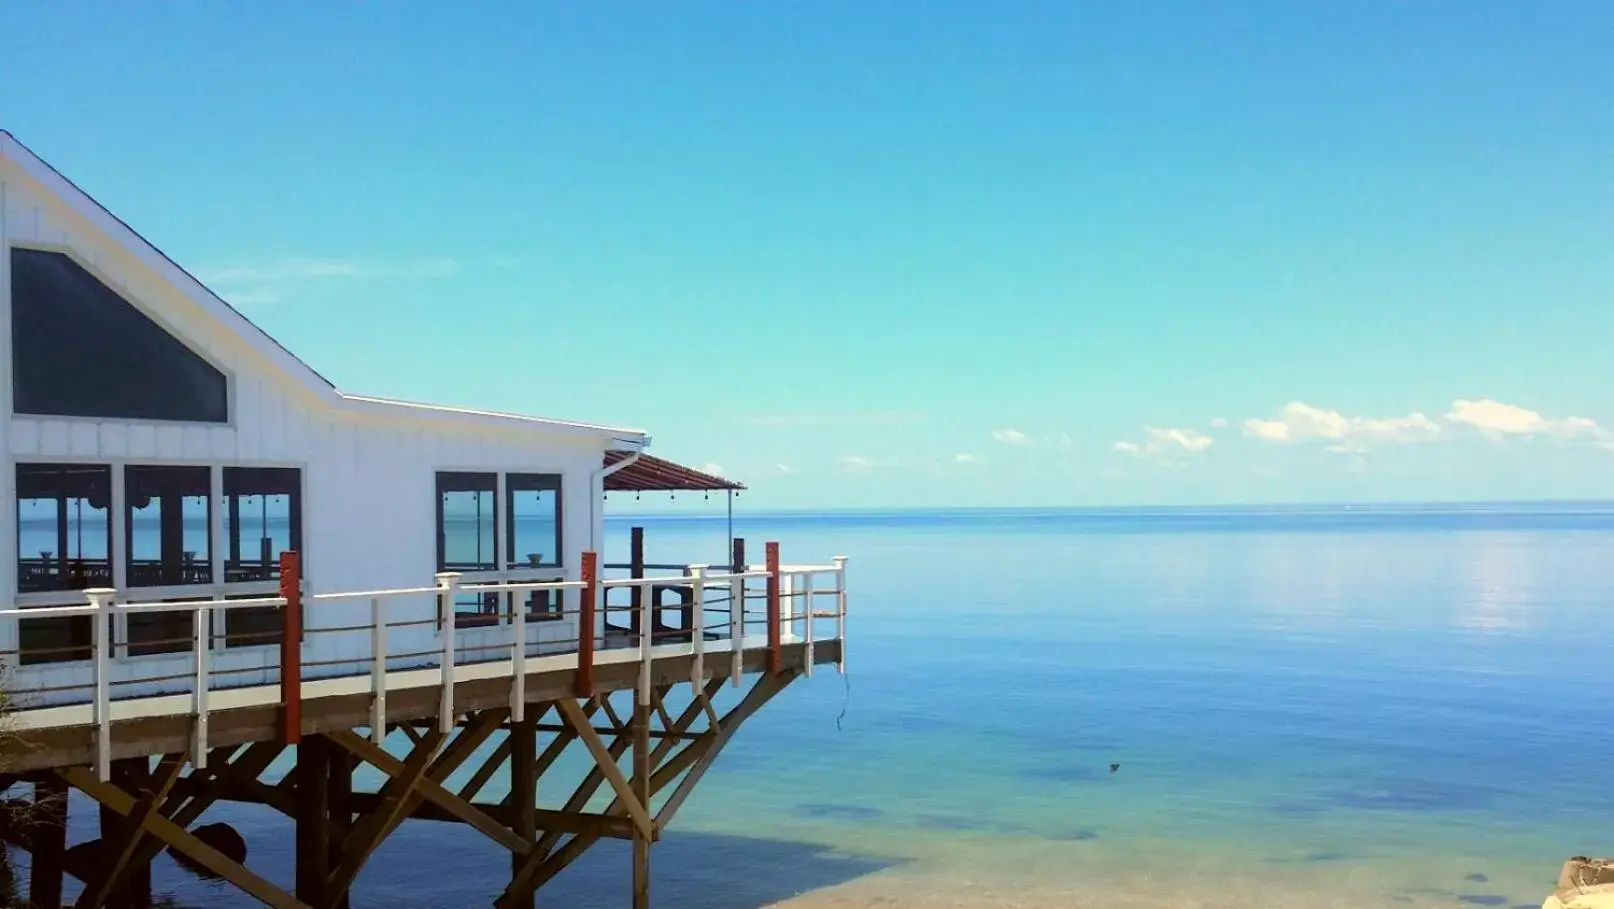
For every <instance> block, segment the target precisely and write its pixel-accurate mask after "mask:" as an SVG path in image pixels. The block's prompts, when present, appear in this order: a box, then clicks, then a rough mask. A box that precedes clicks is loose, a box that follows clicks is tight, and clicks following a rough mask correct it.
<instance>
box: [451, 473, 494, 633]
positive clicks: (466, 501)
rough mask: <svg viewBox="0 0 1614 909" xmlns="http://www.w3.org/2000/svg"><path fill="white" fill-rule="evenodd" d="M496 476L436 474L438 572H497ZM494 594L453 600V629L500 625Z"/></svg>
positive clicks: (470, 594)
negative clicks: (455, 627)
mask: <svg viewBox="0 0 1614 909" xmlns="http://www.w3.org/2000/svg"><path fill="white" fill-rule="evenodd" d="M498 488H499V480H498V475H497V474H493V473H467V472H460V471H439V472H438V474H437V570H438V571H459V572H476V571H497V570H498V568H499V549H498V542H497V541H498V538H499V535H498V520H499V518H498V511H499V509H498ZM500 599H501V597H500V595H499V594H497V593H467V594H461V595H459V596H456V597H455V598H454V624H455V626H457V627H464V626H473V625H491V624H494V623H496V622H498V621H499V612H500V609H499V601H500Z"/></svg>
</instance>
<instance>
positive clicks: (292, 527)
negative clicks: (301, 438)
mask: <svg viewBox="0 0 1614 909" xmlns="http://www.w3.org/2000/svg"><path fill="white" fill-rule="evenodd" d="M302 482H303V481H302V472H301V471H299V470H298V469H297V468H295V467H226V468H224V510H225V520H224V544H225V547H226V548H225V551H224V580H225V582H226V583H232V584H233V583H240V582H242V581H273V580H277V579H279V577H280V554H281V553H282V552H285V551H287V550H296V551H297V552H299V553H301V552H302V548H303V547H302V542H303V495H302ZM303 560H304V563H305V565H306V563H307V556H306V555H304V557H303Z"/></svg>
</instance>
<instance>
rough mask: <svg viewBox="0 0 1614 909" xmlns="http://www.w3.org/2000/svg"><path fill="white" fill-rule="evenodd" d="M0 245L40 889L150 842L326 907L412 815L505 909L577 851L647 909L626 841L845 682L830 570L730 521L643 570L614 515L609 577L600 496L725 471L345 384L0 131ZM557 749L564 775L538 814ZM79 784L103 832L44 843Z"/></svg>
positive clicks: (8, 501)
mask: <svg viewBox="0 0 1614 909" xmlns="http://www.w3.org/2000/svg"><path fill="white" fill-rule="evenodd" d="M0 241H3V243H0V245H3V247H4V248H3V250H0V252H3V254H0V319H3V320H4V321H5V322H6V323H7V324H9V326H10V331H9V332H0V361H3V362H4V363H5V364H7V365H8V366H9V370H10V374H11V382H9V383H0V410H3V411H4V413H3V414H0V452H3V453H4V456H5V459H6V463H5V465H4V466H3V469H0V484H3V486H0V489H3V492H4V503H5V507H6V508H7V510H9V511H11V512H12V514H10V515H8V516H7V519H6V520H4V521H0V590H3V591H5V592H6V593H7V594H9V596H7V597H5V598H4V601H5V602H6V603H8V606H7V608H4V609H0V663H3V665H4V671H5V679H4V681H5V685H6V689H7V692H8V696H9V700H10V712H9V715H8V716H7V717H6V718H5V725H6V729H5V737H4V742H3V743H0V778H3V779H4V780H5V782H6V783H7V785H8V786H9V788H10V790H11V791H12V792H19V791H21V792H27V793H29V794H30V797H31V798H32V799H33V801H34V802H35V807H34V809H33V810H32V811H30V812H28V818H29V819H28V822H27V824H26V825H5V824H0V828H4V829H3V831H0V832H3V833H4V835H5V839H6V842H7V844H8V845H9V846H11V847H12V848H20V849H24V850H27V852H28V853H29V854H30V858H29V863H28V864H29V873H28V881H27V887H28V895H29V899H30V902H31V903H32V904H33V905H36V906H41V907H46V906H56V905H61V904H62V902H63V897H64V894H67V893H70V892H71V893H76V896H75V897H74V905H75V906H77V907H79V909H95V907H144V906H149V905H150V904H151V864H152V860H153V859H154V858H156V857H157V856H158V854H159V853H162V852H164V851H167V852H168V853H169V854H171V855H173V856H174V858H175V859H177V860H178V861H179V862H180V863H181V864H182V865H184V866H186V867H189V868H192V869H196V870H198V871H200V872H202V873H205V874H207V875H209V876H212V877H214V878H217V879H220V880H223V881H227V882H229V883H230V884H232V885H233V886H235V887H237V888H239V889H240V890H241V891H243V892H245V893H247V894H250V895H251V896H253V897H255V898H256V899H258V900H259V901H261V902H263V903H264V904H267V905H270V906H275V907H288V909H290V907H299V909H339V907H344V906H346V905H347V904H348V900H349V893H350V891H351V888H352V885H353V882H354V880H355V879H356V878H357V876H358V875H359V874H360V872H361V871H363V870H364V868H365V867H366V863H367V861H369V859H370V858H371V856H372V855H373V854H374V852H375V850H376V849H377V847H378V846H380V845H381V844H382V843H383V842H385V841H386V839H387V838H388V836H389V835H391V834H392V833H393V832H394V831H396V830H397V829H398V826H399V825H400V824H401V823H402V822H404V821H405V820H410V819H430V820H436V821H442V822H450V823H453V824H455V825H457V826H458V827H462V828H465V829H464V831H463V835H465V836H485V837H487V838H488V839H490V840H492V841H493V842H495V843H497V844H498V845H499V846H500V847H503V848H505V849H507V850H508V851H509V853H510V858H511V874H510V880H509V882H508V885H507V886H506V887H505V888H504V891H503V893H502V894H501V895H500V896H499V897H498V899H497V903H496V904H497V906H499V907H501V909H513V907H517V906H522V907H527V906H531V905H533V904H534V895H535V893H536V892H537V891H538V890H539V888H541V887H542V886H543V885H544V884H545V883H546V882H548V881H549V880H550V879H552V878H553V877H554V876H555V874H557V873H558V872H559V871H560V870H562V869H564V868H565V867H566V866H567V865H568V864H569V863H571V862H572V861H574V860H575V859H576V858H577V857H578V856H580V855H582V854H583V853H584V852H585V851H586V850H588V849H589V847H590V846H592V845H593V844H595V843H597V842H599V841H600V840H602V839H626V840H631V841H632V842H633V860H632V862H633V867H632V872H631V881H632V892H631V895H626V896H625V899H624V902H628V903H630V904H631V905H633V906H635V907H644V906H648V905H649V901H650V893H649V868H650V853H651V846H652V845H653V844H654V843H655V842H656V841H657V840H658V839H659V838H660V836H661V835H662V832H663V831H664V830H665V829H666V827H667V824H668V823H669V822H670V821H671V820H672V818H673V816H674V815H675V814H676V813H677V811H678V810H679V807H680V806H681V805H683V804H684V803H685V801H686V800H687V799H688V798H689V796H690V794H691V792H692V791H693V790H694V788H695V786H696V785H697V784H698V783H699V782H700V780H701V779H702V777H703V775H704V774H705V772H706V770H707V768H709V767H710V766H711V765H712V762H713V761H714V760H715V759H716V757H717V755H718V754H719V753H720V752H721V751H722V750H723V748H724V746H725V744H727V743H728V742H729V740H730V739H731V737H732V736H733V735H734V734H735V732H736V731H737V730H738V728H739V726H740V725H741V724H742V723H743V722H744V721H745V720H746V718H748V717H749V716H751V715H752V714H754V713H755V712H756V711H757V710H758V709H760V708H761V707H762V706H763V705H764V704H766V703H767V702H768V700H769V699H770V698H772V697H773V696H774V695H775V694H777V693H778V692H779V691H780V690H782V689H783V688H784V687H785V686H786V685H788V684H789V683H790V682H791V681H792V680H794V679H796V678H798V677H800V676H806V675H811V674H812V672H813V670H814V667H815V666H826V665H829V666H836V667H841V668H844V664H843V661H844V657H845V654H844V649H843V645H844V641H845V619H846V562H845V559H844V558H839V557H836V558H832V559H821V560H819V561H818V562H812V563H804V564H794V563H783V562H781V560H780V553H779V547H778V545H777V544H775V543H766V544H764V545H762V546H761V547H758V548H759V549H760V552H758V551H756V550H755V549H754V550H753V552H752V553H751V554H750V556H751V557H750V558H748V557H747V553H746V551H745V549H746V547H745V541H743V540H736V539H733V535H732V531H731V533H730V545H729V547H728V551H726V552H723V553H720V554H718V557H717V558H715V559H709V560H708V561H707V562H706V563H705V564H700V563H691V564H682V563H678V564H665V563H664V564H650V563H648V562H647V561H646V559H645V550H644V536H643V530H642V529H639V528H636V529H635V530H634V531H633V534H632V540H633V543H632V547H631V552H630V555H629V557H628V560H627V561H626V562H624V563H622V564H620V565H612V564H605V563H604V562H603V560H602V559H601V553H602V552H603V551H604V548H605V547H604V515H603V511H604V508H603V501H604V497H605V495H606V493H607V492H608V491H614V490H621V491H654V490H666V491H685V490H691V491H694V490H707V491H720V492H726V493H729V494H732V493H733V492H734V491H735V490H737V489H739V488H740V487H739V485H738V484H736V483H733V482H731V481H728V480H725V479H723V478H721V477H717V476H712V475H710V474H708V473H703V472H701V471H696V470H692V469H689V468H686V467H682V466H680V465H677V464H674V463H672V462H669V461H666V460H663V459H660V458H656V457H655V456H653V455H651V454H649V453H648V452H647V451H646V448H647V447H648V445H649V442H650V439H649V436H648V435H647V434H645V433H644V432H642V431H639V430H632V429H622V428H614V427H608V426H599V425H593V424H585V423H575V422H564V421H557V420H544V419H536V418H530V417H523V416H515V415H509V414H501V413H491V412H486V411H474V410H465V409H456V408H448V407H437V406H429V405H420V404H412V403H405V402H399V401H392V400H386V399H380V398H372V397H364V396H358V395H351V394H346V393H344V392H341V391H339V390H337V389H336V388H335V387H334V386H332V385H331V384H330V383H329V382H327V381H326V380H325V379H323V378H322V377H321V376H320V375H319V374H318V373H316V372H314V371H313V370H312V369H311V368H309V367H308V366H307V365H305V364H304V363H303V362H302V361H300V360H298V359H297V358H296V357H294V356H293V355H292V354H291V353H290V352H289V351H287V350H286V349H285V348H283V347H281V346H280V345H278V344H277V343H275V342H274V341H273V340H271V339H270V338H269V337H268V336H267V335H266V334H265V333H264V332H263V331H261V330H260V329H259V328H258V327H257V326H255V325H253V324H252V323H251V322H249V321H248V320H247V319H246V318H244V317H243V316H242V315H241V314H240V313H239V312H237V311H236V310H234V309H233V308H232V307H230V306H229V305H228V304H226V303H225V302H224V301H223V300H222V299H220V298H219V297H218V296H217V295H215V294H214V293H212V292H211V291H209V290H208V289H207V288H206V287H205V286H203V285H202V284H201V283H200V282H199V281H197V280H196V279H195V278H194V277H192V276H191V275H190V274H189V273H187V272H186V271H185V270H183V269H182V268H180V267H179V266H178V265H177V264H175V263H174V262H173V261H172V260H170V259H168V258H167V257H165V256H164V255H163V254H162V253H161V252H159V251H158V250H157V249H156V248H155V247H153V246H152V245H150V244H149V243H147V242H146V241H145V240H144V239H143V238H141V237H140V236H139V235H138V234H136V233H135V232H134V231H133V230H132V229H131V228H130V227H129V226H128V225H127V224H125V223H124V222H123V221H121V220H119V219H118V218H116V217H115V216H113V215H112V214H111V213H110V212H108V211H107V210H106V209H105V208H103V207H101V206H100V205H99V204H97V203H96V202H95V201H94V200H93V199H91V198H90V197H89V196H88V195H87V194H85V193H84V192H83V191H81V190H80V189H79V188H78V187H77V186H75V185H74V184H73V183H71V182H70V181H68V180H67V179H66V178H65V177H64V176H63V175H61V174H60V173H59V172H57V171H56V170H55V169H53V168H52V167H50V166H49V165H48V164H46V163H45V162H44V161H43V160H41V159H40V158H39V157H37V156H36V155H34V154H33V153H32V152H31V151H30V150H28V149H27V148H25V147H24V146H23V145H21V144H20V143H19V142H17V141H16V140H15V139H14V138H13V137H12V136H10V135H9V134H6V133H4V132H0ZM731 526H732V525H731ZM724 688H733V689H739V690H738V691H736V692H734V693H733V694H734V696H733V697H729V698H728V699H727V701H728V703H727V706H726V707H725V708H724V709H719V705H720V704H721V703H723V702H724V699H721V698H719V695H720V693H722V692H723V689H724ZM568 753H572V754H577V755H586V760H587V764H586V766H587V768H588V769H587V771H586V772H585V773H584V774H583V776H582V779H581V780H580V781H569V783H568V784H569V785H573V786H574V788H573V789H572V790H571V792H572V794H571V796H570V797H569V798H568V799H567V800H566V801H565V802H564V803H563V804H561V805H560V806H559V807H548V808H544V807H540V804H539V800H538V797H537V791H538V788H539V787H540V785H541V784H543V783H544V782H545V781H547V780H550V779H551V774H552V772H553V770H554V768H555V767H556V765H557V763H558V762H560V760H561V758H562V755H565V754H568ZM288 763H289V766H290V770H289V771H287V772H283V773H280V774H279V775H278V776H277V775H274V774H271V773H270V770H271V767H272V765H273V766H285V765H288ZM371 776H377V777H379V778H380V779H381V780H383V781H384V782H382V783H381V784H380V785H379V786H376V787H370V788H369V789H366V788H363V787H359V786H356V785H355V780H357V779H360V778H364V779H368V778H370V777H371ZM495 783H497V785H495ZM550 789H553V785H550V786H549V787H547V788H546V791H549V790H550ZM371 790H373V791H371ZM500 791H502V792H503V793H504V794H502V795H498V796H493V795H487V794H486V793H490V792H500ZM69 792H77V793H79V794H80V795H81V796H82V798H80V799H76V800H72V801H70V800H69V799H68V798H67V794H68V793H69ZM75 802H76V803H78V804H81V805H91V806H93V810H94V811H95V812H97V814H98V823H99V830H100V836H99V838H98V839H96V840H95V841H93V842H92V843H86V844H81V845H80V846H76V847H74V848H73V849H69V848H67V836H66V830H67V819H66V817H65V811H66V810H67V806H68V805H69V804H73V803H75ZM227 802H243V803H252V804H259V805H264V806H268V807H270V808H272V809H274V810H275V811H277V812H279V813H281V814H283V815H284V816H285V818H286V823H287V825H288V828H287V829H288V830H290V831H294V832H295V837H296V839H295V842H296V866H295V879H294V880H284V881H272V880H269V879H268V878H266V877H265V876H264V875H262V874H260V873H259V872H257V871H254V870H253V861H252V851H253V846H254V844H252V843H251V842H248V841H246V840H245V839H243V838H242V836H241V835H240V834H239V833H238V832H237V831H235V830H233V829H232V828H230V827H229V825H228V824H222V823H211V824H203V823H200V822H199V821H200V819H201V818H202V815H203V814H204V812H206V811H207V810H208V808H210V807H211V806H214V805H216V804H219V803H227ZM601 804H603V807H600V806H601ZM422 861H430V857H427V856H423V857H422ZM760 870H761V869H759V871H760Z"/></svg>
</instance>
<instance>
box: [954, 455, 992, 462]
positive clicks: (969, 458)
mask: <svg viewBox="0 0 1614 909" xmlns="http://www.w3.org/2000/svg"><path fill="white" fill-rule="evenodd" d="M984 460H985V459H984V458H982V457H981V456H980V455H977V454H956V455H953V463H955V464H980V463H983V462H984Z"/></svg>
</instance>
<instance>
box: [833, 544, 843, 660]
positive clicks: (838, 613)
mask: <svg viewBox="0 0 1614 909" xmlns="http://www.w3.org/2000/svg"><path fill="white" fill-rule="evenodd" d="M833 561H834V562H835V640H836V641H838V642H839V644H840V646H839V647H838V648H837V650H836V653H837V654H839V656H838V657H836V660H835V669H836V671H837V672H839V673H840V674H841V675H845V674H846V556H836V557H835V558H834V559H833Z"/></svg>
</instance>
